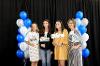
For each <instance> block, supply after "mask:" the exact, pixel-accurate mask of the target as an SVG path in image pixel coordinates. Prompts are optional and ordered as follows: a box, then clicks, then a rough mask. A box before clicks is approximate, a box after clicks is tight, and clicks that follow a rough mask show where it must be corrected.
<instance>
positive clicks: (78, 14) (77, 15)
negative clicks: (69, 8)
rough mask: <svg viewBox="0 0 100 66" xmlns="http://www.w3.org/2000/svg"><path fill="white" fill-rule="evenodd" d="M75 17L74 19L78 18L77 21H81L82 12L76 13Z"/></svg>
mask: <svg viewBox="0 0 100 66" xmlns="http://www.w3.org/2000/svg"><path fill="white" fill-rule="evenodd" d="M75 17H76V18H79V19H82V18H83V12H82V11H78V12H76V15H75Z"/></svg>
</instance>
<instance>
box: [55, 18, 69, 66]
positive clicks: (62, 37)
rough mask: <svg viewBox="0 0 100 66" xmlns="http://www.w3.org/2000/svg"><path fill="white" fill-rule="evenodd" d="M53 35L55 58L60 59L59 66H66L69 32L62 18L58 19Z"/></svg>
mask: <svg viewBox="0 0 100 66" xmlns="http://www.w3.org/2000/svg"><path fill="white" fill-rule="evenodd" d="M53 35H54V37H53V45H54V59H55V60H58V66H65V60H67V55H68V50H67V49H68V32H67V30H66V29H65V28H64V26H63V24H62V21H61V20H57V21H56V23H55V32H54V34H53Z"/></svg>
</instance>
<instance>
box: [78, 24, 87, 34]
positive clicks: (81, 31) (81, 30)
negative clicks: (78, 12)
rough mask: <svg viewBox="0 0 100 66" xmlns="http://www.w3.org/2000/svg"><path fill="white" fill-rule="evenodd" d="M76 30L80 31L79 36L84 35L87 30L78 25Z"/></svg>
mask: <svg viewBox="0 0 100 66" xmlns="http://www.w3.org/2000/svg"><path fill="white" fill-rule="evenodd" d="M78 30H79V31H80V33H81V35H83V34H84V33H86V31H87V28H86V27H85V26H84V25H80V26H78Z"/></svg>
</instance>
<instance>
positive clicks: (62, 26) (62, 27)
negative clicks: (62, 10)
mask: <svg viewBox="0 0 100 66" xmlns="http://www.w3.org/2000/svg"><path fill="white" fill-rule="evenodd" d="M56 22H60V23H61V29H62V31H61V32H63V30H64V29H65V27H64V25H63V23H62V21H61V20H57V21H56ZM57 31H58V29H57V28H56V27H55V33H56V32H57Z"/></svg>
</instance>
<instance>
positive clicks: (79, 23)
mask: <svg viewBox="0 0 100 66" xmlns="http://www.w3.org/2000/svg"><path fill="white" fill-rule="evenodd" d="M75 21H76V29H77V30H78V31H79V32H80V34H81V40H82V49H83V50H82V56H83V57H84V58H87V57H88V56H89V54H90V51H89V49H87V48H86V47H87V43H86V42H87V41H88V39H89V35H88V34H87V33H86V32H87V28H86V27H87V25H88V23H89V21H88V19H87V18H83V12H82V11H77V12H76V15H75Z"/></svg>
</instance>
